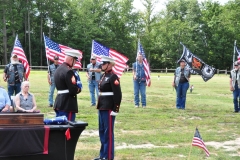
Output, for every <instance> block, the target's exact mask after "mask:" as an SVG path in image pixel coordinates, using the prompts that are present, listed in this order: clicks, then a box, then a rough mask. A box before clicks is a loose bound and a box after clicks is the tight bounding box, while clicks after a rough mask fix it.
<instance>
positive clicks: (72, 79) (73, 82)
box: [71, 76, 77, 85]
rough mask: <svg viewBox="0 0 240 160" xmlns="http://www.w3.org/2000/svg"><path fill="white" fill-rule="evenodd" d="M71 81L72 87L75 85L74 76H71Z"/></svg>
mask: <svg viewBox="0 0 240 160" xmlns="http://www.w3.org/2000/svg"><path fill="white" fill-rule="evenodd" d="M71 81H72V84H74V85H75V84H76V83H77V82H76V79H75V77H74V76H72V78H71Z"/></svg>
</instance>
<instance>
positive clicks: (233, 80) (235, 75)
mask: <svg viewBox="0 0 240 160" xmlns="http://www.w3.org/2000/svg"><path fill="white" fill-rule="evenodd" d="M229 84H230V91H232V92H233V104H234V112H235V113H237V112H239V111H240V106H239V98H240V73H239V64H238V62H234V69H233V70H231V72H230V83H229Z"/></svg>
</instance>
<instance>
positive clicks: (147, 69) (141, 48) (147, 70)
mask: <svg viewBox="0 0 240 160" xmlns="http://www.w3.org/2000/svg"><path fill="white" fill-rule="evenodd" d="M139 54H140V55H142V57H143V66H144V72H145V76H146V82H147V86H148V87H150V85H151V80H150V78H151V77H150V69H149V64H148V61H147V58H146V55H145V52H144V49H143V47H142V45H141V43H140V41H138V50H137V55H139Z"/></svg>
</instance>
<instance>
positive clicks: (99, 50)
mask: <svg viewBox="0 0 240 160" xmlns="http://www.w3.org/2000/svg"><path fill="white" fill-rule="evenodd" d="M92 55H95V56H96V57H97V61H101V56H107V57H111V58H113V59H114V60H115V65H114V67H113V72H114V73H115V74H116V75H117V76H118V77H121V76H122V73H123V71H124V69H125V68H126V63H127V61H128V58H127V57H126V56H124V55H122V54H121V53H119V52H117V51H115V50H113V49H111V48H108V47H105V46H103V45H102V44H100V43H98V42H96V41H95V40H93V41H92Z"/></svg>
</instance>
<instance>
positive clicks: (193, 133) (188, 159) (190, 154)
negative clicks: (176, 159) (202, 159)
mask: <svg viewBox="0 0 240 160" xmlns="http://www.w3.org/2000/svg"><path fill="white" fill-rule="evenodd" d="M196 129H197V126H196ZM196 129H195V130H194V133H193V136H194V134H195V132H196ZM192 141H193V140H192ZM192 143H193V142H191V148H190V151H189V153H188V158H187V159H188V160H189V159H190V155H191V153H192Z"/></svg>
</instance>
